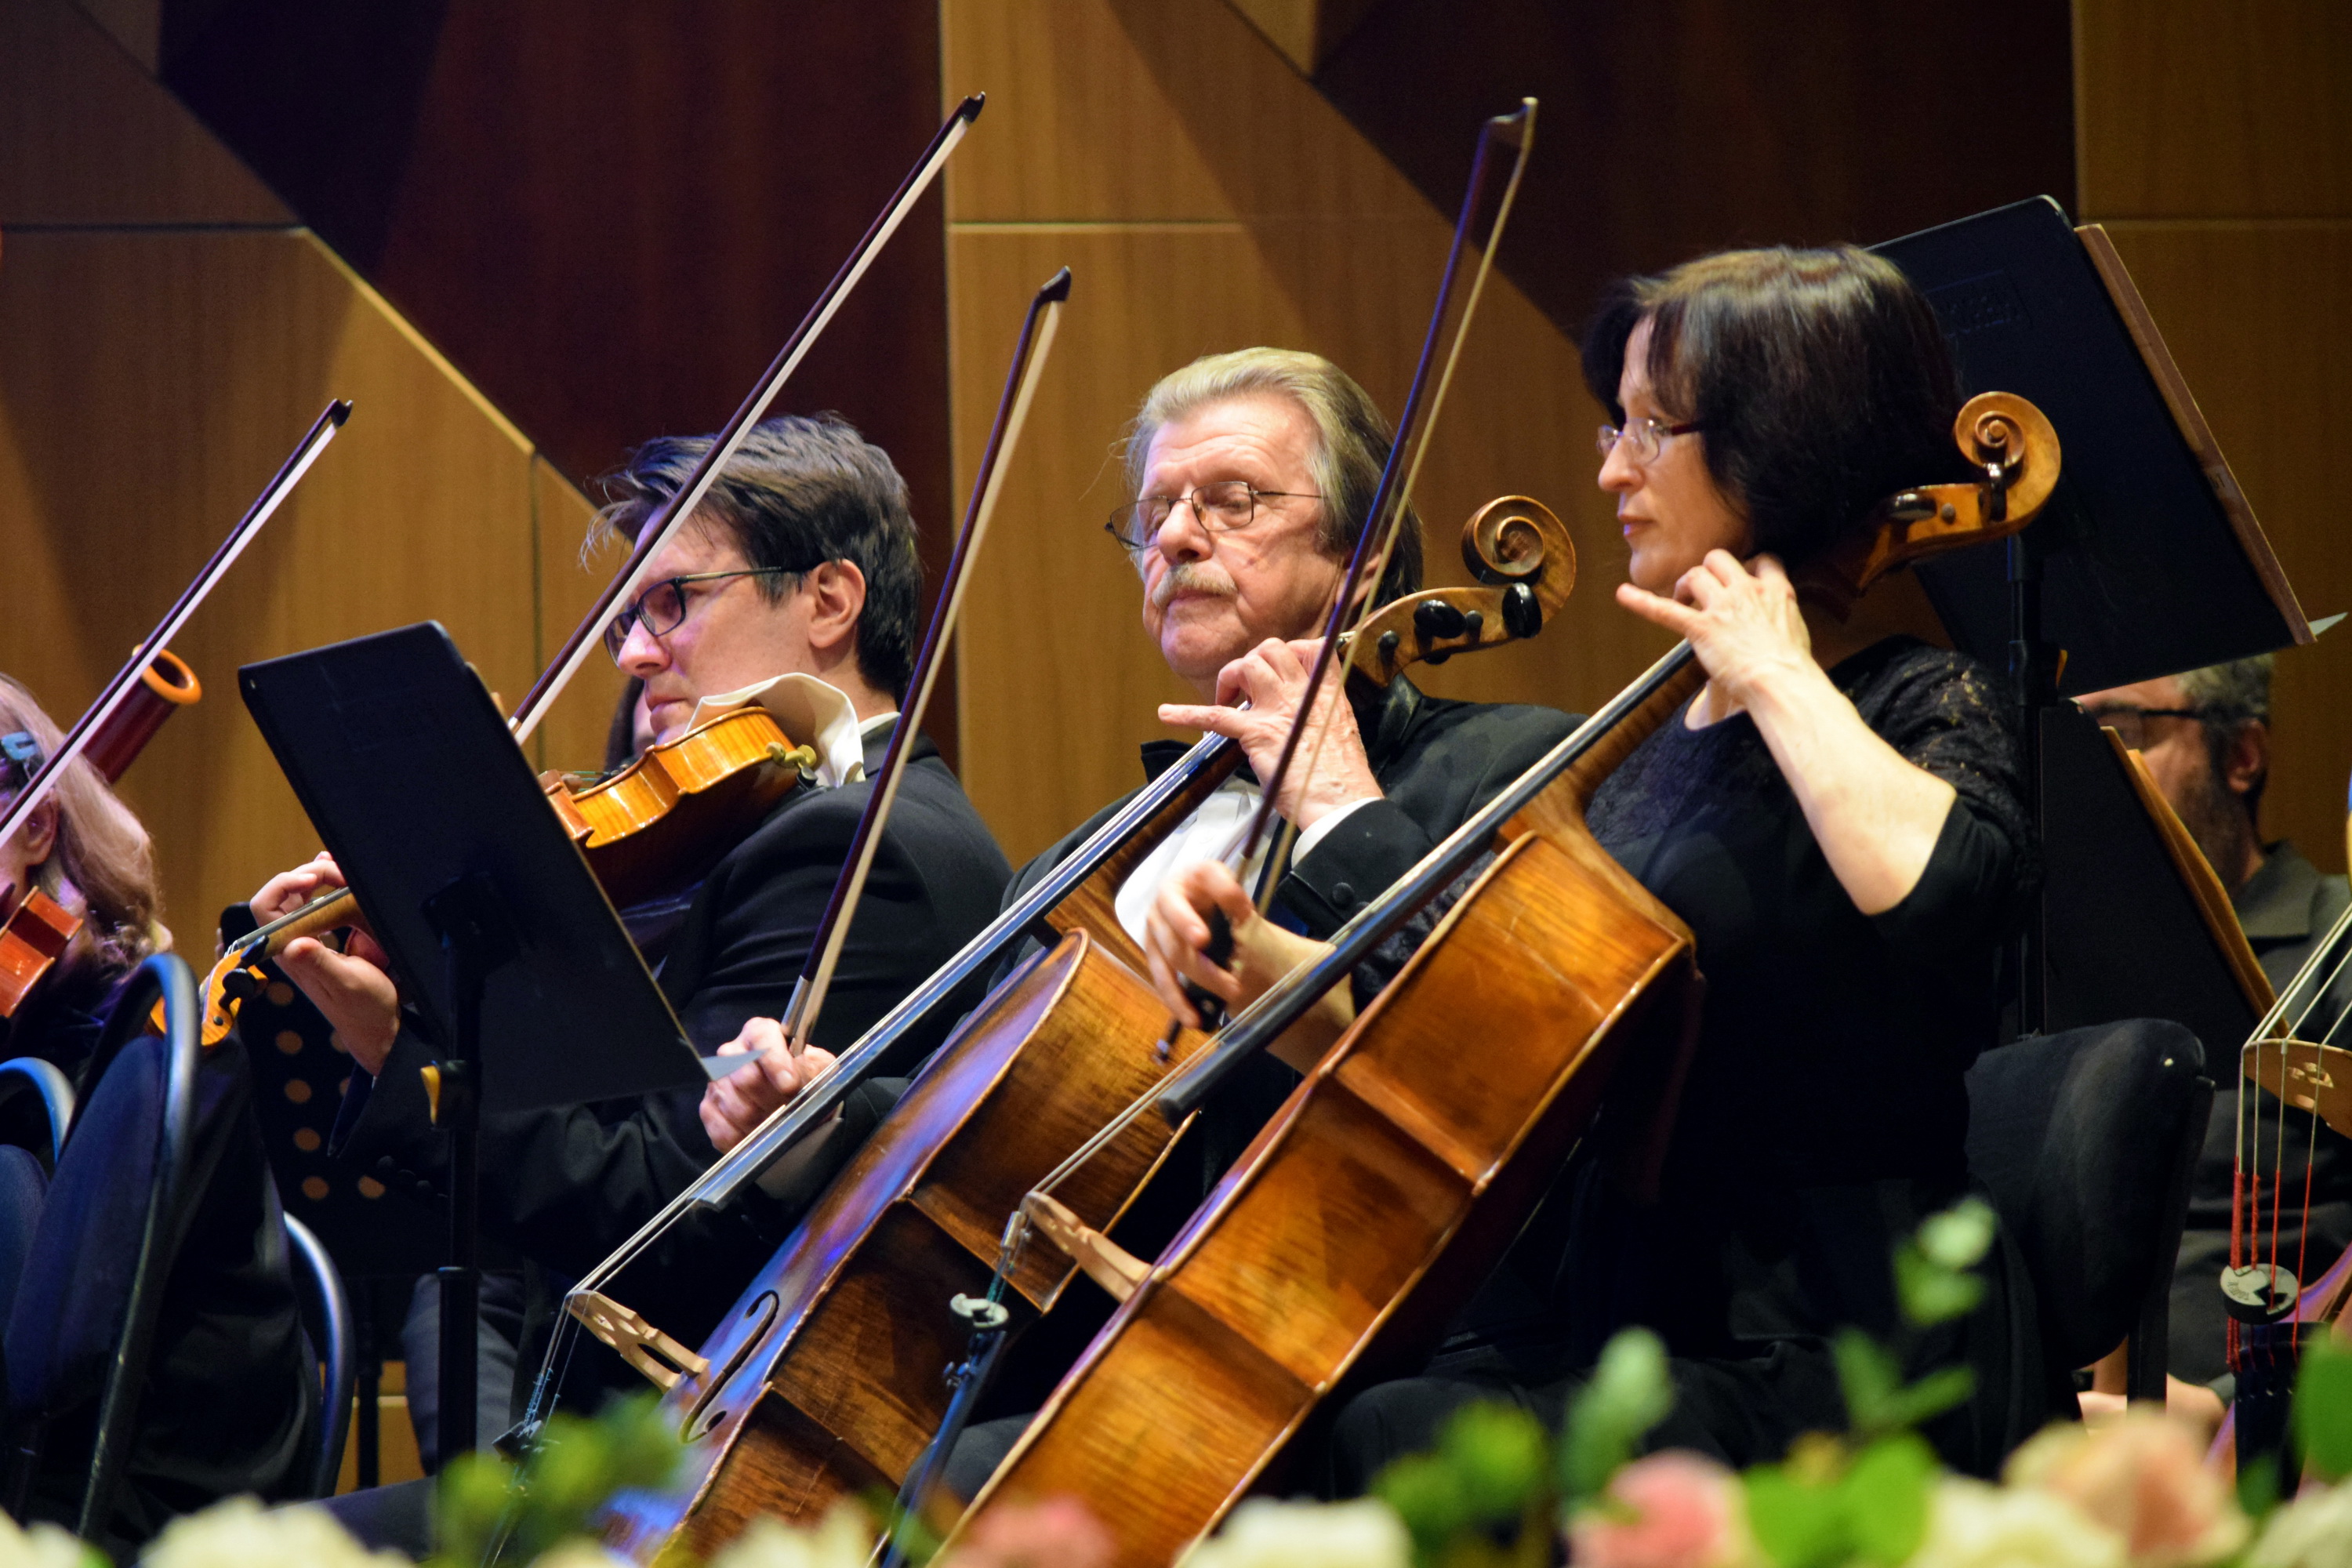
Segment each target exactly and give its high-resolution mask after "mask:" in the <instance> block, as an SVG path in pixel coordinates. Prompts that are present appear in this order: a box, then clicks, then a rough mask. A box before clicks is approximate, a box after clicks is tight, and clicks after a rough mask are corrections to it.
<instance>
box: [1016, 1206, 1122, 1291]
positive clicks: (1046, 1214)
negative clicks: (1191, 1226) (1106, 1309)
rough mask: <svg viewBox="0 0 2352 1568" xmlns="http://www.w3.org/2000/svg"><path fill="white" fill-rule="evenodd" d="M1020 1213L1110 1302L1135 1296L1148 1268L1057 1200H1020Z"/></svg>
mask: <svg viewBox="0 0 2352 1568" xmlns="http://www.w3.org/2000/svg"><path fill="white" fill-rule="evenodd" d="M1021 1212H1022V1213H1024V1214H1025V1215H1028V1216H1029V1223H1030V1224H1032V1225H1034V1226H1036V1227H1037V1232H1038V1234H1039V1235H1041V1236H1043V1237H1045V1239H1046V1240H1048V1241H1050V1242H1052V1243H1053V1244H1054V1245H1055V1247H1060V1248H1061V1249H1062V1250H1063V1251H1064V1252H1066V1253H1068V1254H1069V1255H1070V1258H1071V1260H1072V1261H1073V1262H1075V1263H1076V1264H1077V1266H1078V1267H1079V1268H1083V1269H1085V1270H1086V1271H1087V1279H1091V1280H1093V1281H1094V1282H1095V1283H1096V1284H1097V1285H1099V1286H1101V1287H1102V1288H1103V1289H1106V1290H1108V1291H1109V1292H1110V1294H1111V1299H1112V1300H1117V1301H1124V1300H1127V1299H1128V1298H1129V1296H1132V1295H1134V1294H1135V1288H1136V1287H1137V1286H1139V1285H1140V1284H1142V1283H1143V1281H1144V1279H1145V1277H1146V1276H1148V1275H1149V1274H1150V1272H1151V1265H1150V1264H1149V1263H1146V1262H1144V1261H1143V1259H1141V1258H1138V1257H1136V1256H1135V1254H1133V1253H1131V1252H1129V1251H1128V1250H1127V1249H1126V1248H1125V1247H1120V1246H1118V1244H1117V1243H1116V1242H1114V1241H1112V1240H1111V1239H1110V1237H1107V1236H1105V1235H1103V1233H1102V1232H1100V1231H1098V1230H1096V1229H1095V1228H1094V1227H1092V1226H1087V1225H1084V1224H1081V1223H1080V1222H1079V1220H1078V1216H1077V1215H1074V1214H1072V1213H1071V1212H1070V1210H1069V1208H1068V1206H1067V1205H1065V1204H1063V1203H1061V1202H1060V1201H1059V1200H1058V1199H1055V1198H1050V1197H1048V1196H1046V1195H1045V1194H1044V1193H1031V1194H1029V1195H1028V1196H1027V1197H1025V1198H1023V1199H1022V1200H1021Z"/></svg>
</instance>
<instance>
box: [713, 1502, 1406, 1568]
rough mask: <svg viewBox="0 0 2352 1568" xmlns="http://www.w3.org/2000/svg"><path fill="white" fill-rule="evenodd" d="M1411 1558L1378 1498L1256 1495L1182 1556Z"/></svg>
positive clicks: (1226, 1565) (1228, 1564) (1356, 1561)
mask: <svg viewBox="0 0 2352 1568" xmlns="http://www.w3.org/2000/svg"><path fill="white" fill-rule="evenodd" d="M1182 1563H1183V1564H1184V1568H1408V1565H1409V1564H1410V1563H1412V1537H1411V1536H1409V1535H1407V1534H1406V1533H1405V1528H1404V1521H1402V1520H1401V1519H1399V1518H1398V1517H1397V1516H1396V1510H1394V1509H1391V1507H1389V1505H1388V1504H1386V1503H1384V1502H1381V1500H1379V1499H1377V1498H1360V1499H1358V1500H1356V1501H1354V1502H1333V1503H1312V1502H1276V1501H1275V1500H1273V1499H1272V1498H1252V1499H1250V1500H1248V1501H1246V1502H1244V1503H1243V1504H1242V1505H1241V1507H1239V1508H1237V1509H1235V1510H1234V1516H1233V1517H1232V1518H1231V1519H1229V1520H1227V1521H1225V1527H1224V1528H1223V1530H1220V1531H1217V1533H1216V1534H1215V1535H1214V1536H1213V1537H1211V1538H1210V1539H1208V1540H1206V1541H1203V1542H1200V1543H1198V1544H1197V1545H1195V1546H1194V1547H1193V1548H1192V1551H1191V1552H1187V1553H1185V1555H1184V1557H1183V1559H1182ZM713 1568H716V1564H714V1565H713Z"/></svg>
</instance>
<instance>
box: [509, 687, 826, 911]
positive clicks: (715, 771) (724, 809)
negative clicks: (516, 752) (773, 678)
mask: <svg viewBox="0 0 2352 1568" xmlns="http://www.w3.org/2000/svg"><path fill="white" fill-rule="evenodd" d="M816 764H817V754H816V748H815V747H814V746H809V745H801V746H795V745H793V742H792V737H791V736H789V735H787V734H785V733H784V729H783V726H782V725H781V724H779V723H777V722H776V721H775V718H774V717H773V716H772V714H770V713H769V712H768V710H766V709H764V708H761V707H757V706H753V707H749V708H738V709H736V710H733V711H731V712H727V713H721V714H719V716H718V717H717V718H715V719H706V720H705V721H702V722H701V723H699V724H697V725H695V726H694V727H693V728H692V729H690V730H688V731H687V732H686V733H685V734H683V735H680V736H679V737H678V738H677V739H676V740H675V741H664V742H659V743H657V744H655V745H651V746H648V747H646V749H645V751H644V752H642V753H640V754H639V755H638V757H637V758H636V760H635V761H634V762H632V763H629V765H628V766H626V767H625V768H622V769H621V770H619V771H618V772H616V773H611V774H609V775H607V774H580V773H541V775H540V786H541V788H542V789H543V790H545V791H546V794H547V799H548V803H549V804H550V805H552V806H554V807H555V815H556V816H557V817H558V818H560V819H561V820H562V823H563V828H564V831H565V833H566V834H568V835H569V836H570V837H571V839H572V842H573V843H574V844H576V845H578V846H579V847H580V852H581V854H583V856H585V857H587V860H588V867H589V869H591V870H593V871H594V872H595V873H596V881H597V883H598V885H600V886H601V887H603V889H604V893H605V896H606V897H608V898H610V899H611V900H613V902H614V903H615V904H633V903H635V902H636V901H637V900H640V899H645V898H650V897H652V896H653V895H655V894H656V893H659V892H666V891H670V890H673V889H677V888H679V887H682V886H685V885H686V884H688V883H690V882H692V881H694V880H696V879H698V878H700V877H701V876H702V875H703V874H704V873H705V872H707V871H709V869H710V868H711V867H712V866H714V865H716V864H718V862H719V858H720V857H722V856H724V855H725V854H726V853H727V851H728V850H729V849H730V848H732V847H734V846H735V844H736V843H737V841H739V840H740V838H741V837H743V833H744V830H745V828H746V827H747V826H750V825H751V824H752V823H756V822H759V821H761V819H762V818H764V817H765V816H767V815H768V813H769V812H771V811H772V810H773V809H775V807H776V805H777V803H778V802H780V801H782V799H783V798H784V797H785V796H786V795H790V794H792V793H793V790H795V789H797V788H799V787H800V785H801V784H803V783H804V782H806V781H807V780H808V779H809V778H811V777H813V776H814V774H815V773H816Z"/></svg>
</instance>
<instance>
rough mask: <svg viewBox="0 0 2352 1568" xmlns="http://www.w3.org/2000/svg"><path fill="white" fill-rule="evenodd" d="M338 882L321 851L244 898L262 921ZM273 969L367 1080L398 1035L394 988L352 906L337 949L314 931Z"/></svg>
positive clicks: (290, 946)
mask: <svg viewBox="0 0 2352 1568" xmlns="http://www.w3.org/2000/svg"><path fill="white" fill-rule="evenodd" d="M343 885H344V883H343V873H342V870H341V868H339V867H337V866H336V864H335V858H334V857H333V856H331V855H326V854H321V855H320V857H319V858H317V859H315V860H313V861H311V862H310V864H308V865H306V866H298V867H296V868H294V869H293V870H291V871H281V872H279V873H278V875H277V876H275V877H272V878H270V879H269V880H268V881H267V882H265V883H263V884H262V886H261V890H260V891H259V892H257V893H256V894H254V895H253V897H252V898H251V899H249V900H247V905H248V906H249V907H250V908H251V909H252V910H253V915H254V918H255V919H256V920H258V921H264V922H268V921H274V920H277V919H278V918H279V917H280V916H283V915H290V914H292V913H293V912H294V911H295V910H299V909H300V908H301V907H302V906H303V905H304V904H306V903H309V902H310V900H312V899H313V898H316V897H317V896H318V895H319V894H320V893H322V892H328V891H331V890H332V889H336V888H340V887H342V886H343ZM278 968H279V969H281V970H284V971H285V972H286V978H287V979H289V980H290V981H292V982H293V983H294V984H296V985H298V986H299V987H300V988H301V991H302V994H304V995H305V996H308V997H309V998H310V1000H311V1001H312V1002H313V1003H315V1004H317V1005H318V1008H319V1011H320V1013H323V1014H324V1015H326V1018H327V1022H328V1023H330V1024H331V1025H333V1026H334V1030H335V1043H336V1044H337V1045H340V1046H341V1047H343V1049H344V1050H346V1051H348V1052H350V1053H351V1058H352V1060H353V1061H355V1062H357V1063H359V1065H360V1067H361V1068H362V1070H363V1071H365V1072H366V1073H367V1074H368V1076H369V1077H371V1078H373V1077H374V1076H375V1075H376V1074H377V1073H380V1072H382V1071H383V1062H384V1058H386V1057H388V1056H390V1055H391V1054H392V1043H393V1041H394V1039H396V1038H398V1037H399V1035H400V987H399V986H398V985H396V984H394V982H393V978H392V970H391V963H390V960H388V959H387V958H386V957H385V955H384V951H383V948H381V947H379V946H377V945H376V940H375V935H374V933H373V932H372V931H369V930H368V929H367V921H365V919H364V918H363V917H362V915H361V914H360V912H359V911H358V910H356V909H354V910H352V930H351V935H350V937H349V938H348V939H347V940H346V941H345V942H344V944H343V950H342V951H341V952H336V951H335V950H334V949H333V948H331V947H329V946H328V945H327V944H326V943H325V942H320V940H319V939H318V938H317V937H314V936H303V937H296V938H295V939H294V940H293V941H292V942H288V943H287V944H286V947H285V950H284V951H283V952H279V953H278Z"/></svg>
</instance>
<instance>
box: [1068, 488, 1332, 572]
mask: <svg viewBox="0 0 2352 1568" xmlns="http://www.w3.org/2000/svg"><path fill="white" fill-rule="evenodd" d="M1271 498H1279V499H1287V500H1322V499H1323V498H1322V497H1321V496H1320V495H1312V494H1308V493H1307V492H1306V491H1303V490H1261V489H1253V488H1252V487H1251V485H1250V482H1249V481H1248V480H1247V479H1216V480H1213V481H1212V482H1211V483H1208V484H1205V485H1195V486H1193V487H1192V491H1191V493H1190V494H1187V495H1181V496H1138V497H1137V498H1136V499H1135V500H1131V501H1129V502H1128V503H1127V504H1126V505H1125V506H1123V507H1120V508H1119V509H1118V510H1116V511H1114V512H1112V513H1111V514H1110V521H1108V522H1106V523H1104V524H1103V529H1104V531H1106V532H1108V534H1109V535H1110V536H1111V537H1112V538H1113V539H1116V540H1118V542H1119V543H1120V544H1121V545H1122V546H1124V547H1125V548H1126V549H1127V551H1128V552H1129V553H1130V554H1139V553H1141V552H1144V551H1146V550H1149V549H1150V548H1151V542H1152V541H1153V540H1155V539H1158V538H1159V537H1160V530H1161V529H1162V528H1164V527H1166V526H1167V524H1168V519H1169V518H1170V517H1171V515H1172V514H1173V513H1174V512H1175V510H1176V509H1177V508H1178V507H1180V506H1190V507H1191V508H1192V515H1193V516H1194V517H1197V518H1199V519H1200V520H1201V528H1202V531H1204V532H1208V533H1231V532H1233V531H1234V530H1235V529H1238V528H1247V527H1248V526H1249V525H1250V524H1251V523H1253V522H1255V521H1257V503H1258V502H1259V501H1261V500H1268V499H1271Z"/></svg>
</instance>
